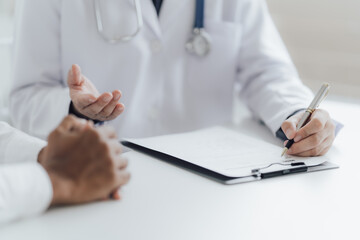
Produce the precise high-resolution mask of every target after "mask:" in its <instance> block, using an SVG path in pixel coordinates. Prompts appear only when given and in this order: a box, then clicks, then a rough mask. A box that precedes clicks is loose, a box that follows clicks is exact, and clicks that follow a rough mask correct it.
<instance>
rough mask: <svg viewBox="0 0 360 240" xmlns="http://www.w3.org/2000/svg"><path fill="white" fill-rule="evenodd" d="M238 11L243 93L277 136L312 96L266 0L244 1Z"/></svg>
mask: <svg viewBox="0 0 360 240" xmlns="http://www.w3.org/2000/svg"><path fill="white" fill-rule="evenodd" d="M239 12H240V13H239V15H238V16H239V18H240V21H241V22H242V24H241V25H242V31H243V37H242V45H241V50H240V53H239V65H238V67H239V74H238V80H239V83H240V87H241V91H240V94H241V97H242V98H243V100H244V101H245V103H246V104H247V106H248V107H249V109H250V110H251V112H252V113H253V114H254V115H255V116H256V117H257V118H259V119H260V120H262V121H263V122H264V123H265V124H266V125H267V126H268V127H269V128H270V130H271V131H272V133H273V134H274V135H275V134H276V132H277V131H278V130H279V128H280V126H281V124H282V122H283V121H285V120H286V118H287V117H289V116H290V115H291V114H292V113H294V112H295V111H297V110H299V109H304V108H307V106H308V104H309V103H310V102H311V100H312V98H313V94H312V92H311V91H310V90H309V89H308V88H307V87H306V86H304V85H303V83H302V82H301V80H300V79H299V76H298V73H297V71H296V69H295V66H294V65H293V63H292V61H291V59H290V56H289V54H288V52H287V50H286V48H285V46H284V43H283V42H282V40H281V37H280V35H279V33H278V31H277V30H276V27H275V26H274V23H273V21H272V19H271V17H270V14H269V12H268V9H267V6H266V3H265V1H264V0H244V1H243V5H242V6H241V8H240V10H239Z"/></svg>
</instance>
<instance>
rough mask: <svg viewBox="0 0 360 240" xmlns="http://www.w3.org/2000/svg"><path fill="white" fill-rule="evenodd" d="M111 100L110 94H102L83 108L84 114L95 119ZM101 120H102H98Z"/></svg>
mask: <svg viewBox="0 0 360 240" xmlns="http://www.w3.org/2000/svg"><path fill="white" fill-rule="evenodd" d="M111 99H112V94H111V93H103V94H102V95H101V96H100V97H99V98H98V99H97V100H96V102H94V103H93V104H91V105H89V106H87V107H86V108H84V112H86V113H87V114H89V115H91V116H93V117H95V116H97V115H98V114H99V113H100V112H101V111H102V110H103V109H104V107H106V106H107V105H108V104H109V102H110V101H111ZM98 120H103V119H98Z"/></svg>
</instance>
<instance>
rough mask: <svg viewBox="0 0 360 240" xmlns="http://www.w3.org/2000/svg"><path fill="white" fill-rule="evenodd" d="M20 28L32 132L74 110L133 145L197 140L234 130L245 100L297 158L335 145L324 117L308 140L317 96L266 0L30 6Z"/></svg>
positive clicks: (19, 104) (18, 58) (15, 114)
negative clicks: (167, 138)
mask: <svg viewBox="0 0 360 240" xmlns="http://www.w3.org/2000/svg"><path fill="white" fill-rule="evenodd" d="M16 29H17V30H16V42H15V58H14V64H15V72H14V82H15V84H14V87H13V90H12V94H11V114H12V118H13V121H14V123H15V124H16V126H17V127H19V128H21V129H22V130H24V131H26V132H28V133H30V134H33V135H36V136H39V137H45V136H46V135H47V134H48V133H49V131H50V129H52V128H54V126H56V124H57V123H58V122H59V121H60V120H61V119H62V118H63V117H64V116H65V115H67V114H68V113H69V112H70V113H75V114H77V115H78V116H81V117H84V118H87V119H93V120H98V121H110V120H111V121H110V122H111V124H112V125H113V126H114V127H115V128H116V129H117V131H118V133H119V134H121V136H123V137H147V136H153V135H159V134H168V133H175V132H182V131H189V130H193V129H197V128H203V127H207V126H211V125H215V124H221V123H224V122H230V121H231V118H232V111H233V102H234V101H233V100H234V94H235V96H236V97H238V96H240V97H241V98H242V99H243V100H244V101H245V103H246V104H247V106H248V107H249V109H250V110H251V111H252V113H253V115H254V116H255V117H257V118H258V119H260V120H262V121H263V122H264V123H265V124H266V125H267V127H268V128H269V129H270V130H271V132H272V133H273V134H274V136H275V135H278V136H280V135H281V133H282V132H284V133H285V134H286V136H287V137H288V138H294V137H295V139H296V143H295V144H294V145H293V147H292V150H291V151H290V152H289V153H290V154H296V155H301V156H315V155H323V154H325V153H326V152H327V151H328V150H329V148H330V146H331V144H332V142H333V140H334V135H335V131H334V128H335V126H334V124H333V122H332V121H331V118H330V117H329V114H328V113H327V112H326V111H324V110H318V111H317V112H316V113H315V114H313V117H312V119H311V121H310V122H309V123H308V124H307V126H306V127H305V128H304V129H302V130H300V131H299V132H296V130H295V126H296V123H297V121H298V119H299V118H300V116H301V114H302V112H301V110H302V109H304V108H306V107H307V105H308V104H309V103H310V101H311V100H312V97H313V95H312V93H311V92H310V91H309V89H308V88H306V87H305V86H304V85H303V84H302V83H301V81H300V80H299V77H298V74H297V72H296V69H295V67H294V65H293V63H292V62H291V60H290V57H289V55H288V53H287V51H286V49H285V47H284V44H283V42H282V41H281V38H280V36H279V34H278V32H277V30H276V28H275V26H274V24H273V22H272V20H271V18H270V15H269V13H268V10H267V7H266V4H265V1H264V0H229V1H220V0H182V1H178V0H164V1H161V0H157V1H156V0H154V1H151V0H121V1H119V0H76V1H73V0H33V1H21V3H20V4H19V8H18V20H17V28H16ZM73 63H78V64H79V65H80V66H81V68H82V69H80V68H79V66H77V65H74V66H72V64H73ZM71 66H72V67H71ZM70 67H71V69H70V71H69V68H70ZM85 76H86V77H85ZM120 90H121V92H120ZM122 95H123V96H122ZM121 96H122V97H121ZM120 97H121V101H122V103H120V102H119V100H120ZM125 106H127V108H126V112H124V113H123V114H121V113H122V112H123V111H124V107H125ZM120 114H121V115H120ZM289 117H290V118H289ZM281 127H282V128H281ZM282 135H283V134H282ZM284 140H285V139H284Z"/></svg>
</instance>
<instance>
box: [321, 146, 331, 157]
mask: <svg viewBox="0 0 360 240" xmlns="http://www.w3.org/2000/svg"><path fill="white" fill-rule="evenodd" d="M330 148H331V146H329V147H326V148H325V149H324V150H322V151H321V152H320V154H319V156H324V155H325V154H326V153H327V152H328V151H329V150H330Z"/></svg>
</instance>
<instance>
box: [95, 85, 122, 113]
mask: <svg viewBox="0 0 360 240" xmlns="http://www.w3.org/2000/svg"><path fill="white" fill-rule="evenodd" d="M112 95H113V99H112V100H111V101H110V103H109V104H108V105H107V106H106V107H105V108H104V109H103V110H102V111H101V112H100V113H99V115H101V116H102V117H105V118H107V117H109V116H110V115H111V114H112V113H113V111H114V109H115V107H116V105H117V104H118V102H119V100H120V98H121V92H120V91H119V90H115V91H114V92H113V93H112Z"/></svg>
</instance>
